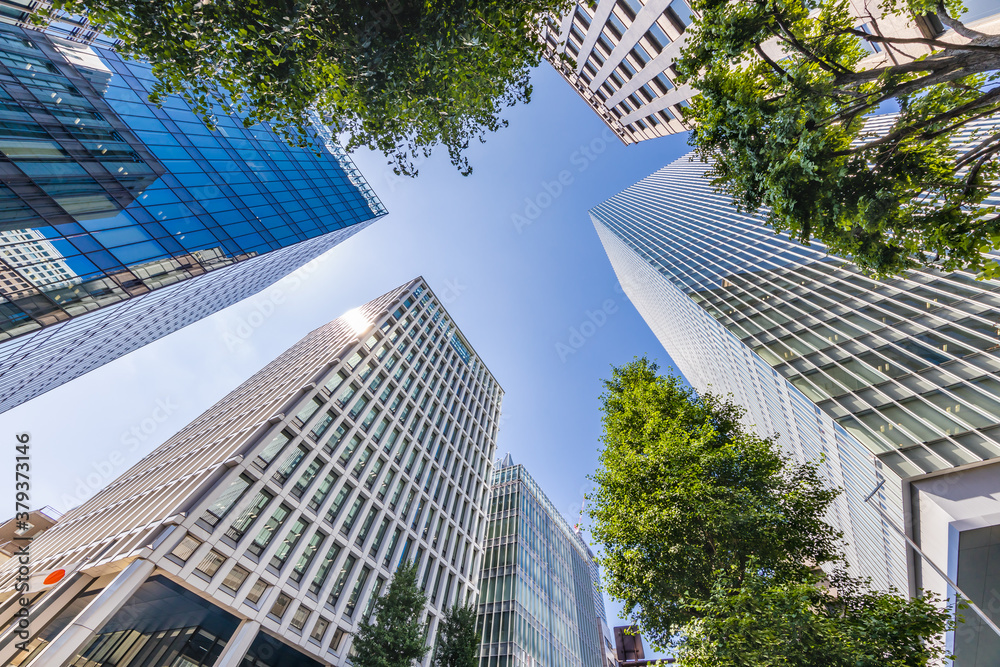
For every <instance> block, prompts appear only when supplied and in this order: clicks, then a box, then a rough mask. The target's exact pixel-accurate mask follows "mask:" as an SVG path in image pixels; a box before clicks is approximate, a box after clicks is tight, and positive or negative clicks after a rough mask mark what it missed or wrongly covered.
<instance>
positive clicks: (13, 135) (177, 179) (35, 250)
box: [0, 23, 385, 412]
mask: <svg viewBox="0 0 1000 667" xmlns="http://www.w3.org/2000/svg"><path fill="white" fill-rule="evenodd" d="M153 84H154V79H153V77H152V74H151V71H150V68H149V66H147V65H144V64H142V63H138V62H135V61H124V60H122V59H121V58H120V57H119V56H118V55H117V54H116V53H114V52H113V51H108V50H103V49H99V48H95V47H92V46H87V45H84V44H80V43H75V42H69V41H65V40H62V39H59V38H56V37H52V36H50V35H48V34H43V33H41V32H38V31H34V30H25V29H21V28H17V27H13V26H10V25H5V24H3V23H0V116H2V118H3V119H4V122H3V123H2V125H0V412H2V411H3V410H6V409H9V408H11V407H13V406H15V405H17V404H19V403H21V402H23V401H25V400H28V399H30V398H32V397H33V396H36V395H38V394H40V393H43V392H44V391H47V390H49V389H51V388H53V387H55V386H58V385H59V384H62V383H63V382H66V381H67V380H70V379H72V378H74V377H77V376H79V375H82V374H83V373H86V372H87V371H89V370H92V369H93V368H96V367H97V366H99V365H101V364H103V363H106V362H107V361H109V360H111V359H114V358H117V357H119V356H121V355H123V354H125V353H127V352H129V351H131V350H133V349H136V348H137V347H140V346H142V345H144V344H145V343H147V342H150V341H151V340H155V339H157V338H159V337H161V336H163V335H165V334H167V333H170V332H171V331H174V330H176V329H179V328H181V327H183V326H185V325H187V324H190V323H191V322H194V321H197V320H198V319H200V318H202V317H204V316H206V315H208V314H211V313H213V312H215V311H217V310H219V309H220V308H223V307H225V306H228V305H230V304H232V303H235V302H237V301H239V300H241V299H243V298H245V297H247V296H249V295H251V294H254V293H255V292H258V291H260V290H261V289H263V288H264V287H266V286H268V285H270V284H271V283H273V282H274V281H275V280H277V279H279V278H281V277H282V276H284V275H287V274H288V273H290V272H291V271H294V270H295V269H296V268H298V267H300V266H302V265H303V264H304V263H306V262H308V261H309V260H311V259H313V258H315V257H317V256H318V255H320V254H322V253H323V252H325V251H326V250H328V249H330V248H332V247H333V246H335V245H337V244H338V243H340V242H341V241H343V240H345V239H346V238H348V237H350V236H351V235H353V234H355V233H356V232H357V231H359V230H361V229H363V228H364V227H365V226H367V225H368V224H370V223H371V222H373V221H374V220H376V219H377V218H378V217H380V216H381V215H383V214H384V213H385V209H384V207H383V206H382V204H381V203H380V202H379V200H378V198H377V197H376V196H375V195H374V193H372V191H371V190H370V188H369V187H368V186H367V184H366V183H365V182H364V179H363V178H361V177H360V175H359V174H358V173H357V169H356V168H355V167H354V165H353V164H352V163H351V162H350V160H348V159H347V157H346V156H345V155H344V154H343V151H341V150H340V149H339V148H338V147H336V145H335V144H333V143H332V142H329V141H325V140H324V139H325V138H320V139H318V147H317V148H316V149H315V150H313V149H308V148H298V147H290V146H288V145H287V144H286V143H285V142H284V141H283V140H282V139H281V138H280V137H279V136H278V135H276V134H275V133H274V132H273V131H271V130H270V129H268V128H266V127H262V126H254V127H252V128H244V127H243V123H242V121H240V120H239V119H238V118H233V117H229V116H224V115H223V116H221V117H220V118H219V119H218V129H217V130H215V131H212V130H209V129H208V128H207V127H206V126H205V124H204V123H203V122H202V120H201V119H200V118H199V117H197V116H196V115H195V114H194V113H193V112H192V111H191V110H190V108H189V107H188V106H187V105H186V104H185V103H183V102H182V101H181V100H180V99H178V98H170V99H167V100H166V101H165V102H164V105H163V108H157V107H156V106H155V105H153V104H151V103H150V102H149V101H148V100H147V95H148V93H149V92H150V90H151V89H152V86H153Z"/></svg>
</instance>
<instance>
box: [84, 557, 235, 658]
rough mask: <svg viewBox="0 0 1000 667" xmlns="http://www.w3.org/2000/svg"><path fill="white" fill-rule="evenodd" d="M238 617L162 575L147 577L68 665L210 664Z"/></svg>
mask: <svg viewBox="0 0 1000 667" xmlns="http://www.w3.org/2000/svg"><path fill="white" fill-rule="evenodd" d="M238 624H239V621H238V619H237V618H236V617H235V616H233V615H232V614H230V613H228V612H226V611H224V610H223V609H221V608H219V607H217V606H216V605H214V604H212V603H211V602H208V601H207V600H205V599H204V598H202V597H200V596H198V595H195V594H194V593H192V592H190V591H188V590H186V589H184V588H183V587H181V586H180V585H178V584H176V583H174V582H172V581H170V580H169V579H167V578H165V577H162V576H154V577H151V578H150V579H149V580H148V581H146V582H145V583H144V584H142V586H140V587H139V589H138V590H137V591H136V592H135V594H133V596H132V598H131V599H130V600H129V602H128V603H126V605H125V607H124V608H122V610H121V611H119V612H118V613H116V614H115V615H114V616H112V617H111V620H109V621H108V622H107V623H105V624H104V626H103V627H102V628H101V629H100V630H98V631H97V633H96V634H95V635H94V637H93V638H92V639H91V640H90V641H89V642H88V643H87V644H86V645H85V646H84V648H83V649H82V650H81V651H80V652H79V653H78V654H77V655H76V657H74V658H73V659H72V660H70V662H69V663H68V665H69V667H105V666H107V667H111V666H112V665H113V666H114V667H140V666H141V667H174V666H175V665H185V667H211V666H212V665H214V664H215V661H216V660H217V659H218V657H219V655H220V654H221V653H222V649H223V648H224V647H225V645H226V642H228V641H229V639H230V638H231V637H232V635H233V632H234V631H235V630H236V626H237V625H238Z"/></svg>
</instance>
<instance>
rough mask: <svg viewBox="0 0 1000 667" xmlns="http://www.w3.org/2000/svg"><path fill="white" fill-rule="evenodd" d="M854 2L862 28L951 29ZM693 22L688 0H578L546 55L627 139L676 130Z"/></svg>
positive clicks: (911, 48) (879, 55)
mask: <svg viewBox="0 0 1000 667" xmlns="http://www.w3.org/2000/svg"><path fill="white" fill-rule="evenodd" d="M965 5H966V7H967V12H966V14H965V15H964V19H965V20H966V21H968V22H970V24H971V25H974V26H980V27H982V26H984V25H987V24H988V25H990V26H991V27H995V26H997V25H1000V20H998V16H997V14H998V9H997V5H996V2H995V0H971V1H969V0H966V2H965ZM851 8H852V10H853V11H854V12H855V15H856V16H858V17H859V18H858V26H859V27H860V28H862V29H863V30H865V31H866V32H871V33H873V34H880V35H892V36H900V37H916V38H919V37H931V36H936V35H937V34H940V33H943V32H944V27H943V26H941V25H940V23H938V22H937V19H935V18H920V19H917V20H914V21H909V22H907V21H905V20H902V19H900V18H899V17H896V16H887V17H886V16H881V17H880V16H872V14H871V13H870V6H869V3H868V2H866V1H865V0H852V2H851ZM691 20H692V19H691V9H690V7H689V6H688V4H687V2H685V0H645V1H644V0H599V1H598V2H596V3H593V4H591V3H589V2H578V3H577V5H576V7H575V8H574V9H573V10H572V11H570V12H568V13H567V14H566V15H565V16H563V17H562V18H561V20H560V21H559V22H558V23H557V24H550V25H548V26H547V27H546V28H545V30H544V33H543V39H545V41H546V46H547V49H548V50H547V53H546V58H547V60H548V61H549V62H550V63H551V64H552V66H553V67H554V68H555V69H556V71H557V72H559V74H560V75H561V76H562V77H563V78H564V79H565V80H566V81H567V83H569V84H570V85H571V86H573V89H574V90H576V91H577V93H579V94H580V97H582V98H583V99H584V101H585V102H586V103H587V104H588V105H590V107H591V108H592V109H593V110H594V111H595V112H596V113H597V115H598V116H600V117H601V120H603V121H604V123H605V124H606V125H607V126H608V127H609V128H610V129H611V130H612V131H614V133H615V134H616V135H617V136H618V138H619V139H621V141H622V143H625V144H633V143H636V142H639V141H644V140H646V139H653V138H656V137H662V136H666V135H668V134H675V133H677V132H682V131H684V130H685V129H687V128H686V127H685V125H684V122H683V121H682V120H681V108H682V107H684V106H686V105H687V102H688V100H689V99H690V98H691V97H693V96H695V95H697V94H698V92H697V91H696V90H694V89H693V88H691V87H690V86H688V85H679V84H678V83H677V82H676V77H677V72H676V70H675V69H674V61H676V60H677V59H678V57H679V56H680V52H681V49H682V48H683V46H684V41H685V37H686V35H685V31H686V30H687V28H688V26H689V25H691ZM868 48H869V50H870V51H872V55H871V56H870V57H869V58H867V59H866V60H864V61H862V66H865V67H876V66H878V65H880V64H882V63H885V62H888V61H889V60H893V61H899V60H900V59H902V60H906V59H908V58H912V57H916V56H919V55H923V54H926V53H929V48H928V47H926V46H923V45H904V46H902V47H896V48H897V49H899V50H901V51H905V52H906V53H907V54H908V55H903V54H902V53H901V52H898V51H897V50H895V49H894V50H893V51H892V52H889V51H887V50H885V49H883V48H882V47H881V46H878V44H877V43H876V42H870V43H869V45H868ZM564 59H568V61H567V60H564Z"/></svg>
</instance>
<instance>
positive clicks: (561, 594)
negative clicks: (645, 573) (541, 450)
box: [478, 454, 606, 667]
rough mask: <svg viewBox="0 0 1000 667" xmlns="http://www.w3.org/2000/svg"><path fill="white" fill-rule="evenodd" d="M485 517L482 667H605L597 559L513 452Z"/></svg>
mask: <svg viewBox="0 0 1000 667" xmlns="http://www.w3.org/2000/svg"><path fill="white" fill-rule="evenodd" d="M487 519H488V524H487V530H486V535H485V543H484V546H485V547H486V558H485V560H484V562H483V570H482V581H481V582H480V589H481V591H482V592H481V596H480V598H479V625H478V630H479V633H480V636H481V637H482V643H481V645H480V663H479V664H480V667H529V666H531V667H579V666H582V667H602V666H603V665H604V664H605V649H604V637H603V633H602V626H603V625H606V622H605V621H604V602H603V598H602V597H601V592H600V590H599V589H598V586H599V582H600V580H599V577H598V572H597V566H596V563H595V561H594V556H593V554H592V553H591V552H590V549H589V548H588V547H587V544H586V543H585V542H584V541H583V539H582V538H581V537H580V535H579V534H578V533H576V532H575V531H574V530H573V529H572V528H570V526H569V524H568V523H567V522H566V520H565V519H564V518H563V517H562V515H561V514H560V513H559V511H558V510H557V509H556V508H555V506H554V505H553V504H552V503H551V502H550V501H549V499H548V498H547V497H546V495H545V493H544V492H543V491H542V490H541V489H540V488H539V487H538V485H537V484H536V483H535V481H534V480H533V479H532V478H531V476H530V475H529V474H528V472H527V471H526V470H525V469H524V467H523V466H520V465H516V464H514V463H513V461H512V460H511V458H510V455H509V454H508V455H507V456H506V457H505V458H504V460H503V461H502V462H501V463H500V465H499V466H498V467H497V469H496V470H495V471H494V473H493V486H492V489H491V491H490V501H489V505H488V508H487Z"/></svg>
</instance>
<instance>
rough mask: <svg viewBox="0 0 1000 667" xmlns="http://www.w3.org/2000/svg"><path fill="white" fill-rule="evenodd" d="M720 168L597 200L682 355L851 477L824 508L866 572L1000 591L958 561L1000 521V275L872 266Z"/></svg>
mask: <svg viewBox="0 0 1000 667" xmlns="http://www.w3.org/2000/svg"><path fill="white" fill-rule="evenodd" d="M706 169H707V166H706V165H704V164H701V163H698V162H695V161H692V160H691V158H690V156H688V157H684V158H681V159H680V160H678V161H676V162H674V163H673V164H671V165H668V166H667V167H665V168H664V169H662V170H660V171H659V172H657V173H655V174H653V175H652V176H650V177H648V178H646V179H644V180H642V181H640V182H639V183H637V184H635V185H633V186H632V187H630V188H628V189H627V190H625V191H624V192H622V193H620V194H619V195H616V196H615V197H613V198H612V199H610V200H608V201H607V202H605V203H603V204H601V205H599V206H597V207H595V208H594V209H593V210H592V211H591V217H592V221H593V223H594V225H595V227H596V229H597V232H598V235H599V236H600V238H601V241H602V243H603V244H604V247H605V250H606V251H607V254H608V257H609V258H610V260H611V263H612V265H613V267H614V269H615V272H616V274H617V275H618V278H619V280H620V281H621V284H622V286H623V288H624V290H625V293H626V294H627V295H628V297H629V299H630V300H631V301H632V303H634V304H635V306H636V308H638V310H639V312H640V313H641V315H642V316H643V318H644V319H645V320H646V322H647V323H648V324H649V326H650V327H651V328H652V330H653V332H654V333H655V334H656V336H657V338H658V339H659V340H660V342H661V343H662V344H663V346H664V347H665V349H666V350H667V352H668V353H669V354H670V358H671V359H672V360H673V362H674V364H676V366H677V368H678V369H679V370H680V371H681V372H682V373H683V375H684V377H685V378H686V379H687V380H688V381H689V382H690V383H691V385H692V386H693V387H695V389H697V390H698V391H699V392H704V391H711V392H713V393H717V394H722V395H725V394H730V393H731V394H733V396H734V400H735V401H736V402H737V403H739V404H741V405H743V406H745V407H746V408H747V410H748V415H747V421H748V423H750V424H753V425H754V426H755V427H756V430H757V431H758V432H759V433H761V434H762V435H770V434H777V435H778V437H779V442H780V445H781V446H782V448H783V449H784V450H785V451H786V452H787V453H788V454H790V455H792V456H794V457H795V458H796V459H798V460H800V461H802V460H811V461H821V463H820V471H821V472H822V473H823V474H824V475H825V477H826V479H827V480H828V481H829V483H830V484H831V485H833V486H836V487H839V488H841V489H843V493H842V494H841V495H840V496H839V498H838V499H837V501H836V502H835V504H834V506H833V508H832V510H831V515H830V516H829V517H828V519H829V520H830V521H831V523H833V524H834V525H835V526H836V527H837V528H838V529H840V530H842V531H843V532H844V534H845V545H844V550H845V554H846V556H847V559H848V561H849V562H850V563H851V564H852V565H853V567H854V569H855V572H856V573H857V574H861V575H864V576H868V577H871V579H872V581H873V583H874V584H875V585H877V586H879V587H881V588H883V589H887V590H888V589H896V590H898V591H902V592H907V591H909V592H910V593H916V591H917V590H918V589H929V590H932V591H935V592H937V593H939V594H940V595H941V596H943V597H946V598H947V597H950V598H951V599H952V600H953V599H954V595H955V586H953V585H952V584H953V583H954V582H955V581H956V580H963V579H967V580H970V581H974V582H975V585H976V586H978V588H979V595H980V597H982V596H983V595H984V593H983V586H984V585H986V583H987V582H988V581H992V582H993V583H994V584H995V586H996V587H997V590H1000V580H998V579H997V574H996V573H997V572H1000V570H996V569H994V568H990V569H987V566H986V563H985V561H982V560H980V561H976V560H975V558H974V557H969V558H966V559H965V560H964V562H965V563H967V564H966V565H965V566H964V567H963V565H962V562H963V559H962V558H961V557H960V552H961V549H962V548H963V545H966V544H968V545H970V546H969V548H970V549H971V548H978V547H981V546H983V545H984V544H985V543H982V544H981V543H980V542H981V539H985V538H984V537H983V535H984V534H985V535H986V536H987V537H990V538H991V539H992V537H991V535H992V533H990V532H989V529H990V527H992V526H994V525H1000V381H998V380H997V373H998V371H1000V282H997V281H976V280H975V279H974V277H973V276H971V275H967V274H963V273H950V274H945V273H941V272H939V271H935V270H933V269H925V270H919V271H911V272H909V273H908V274H907V275H906V276H905V277H899V278H893V279H891V280H884V281H878V282H877V281H874V280H871V279H869V278H867V277H866V276H864V275H862V274H861V273H860V272H859V271H858V270H857V269H856V268H855V267H854V266H853V265H852V264H851V263H850V262H847V261H845V260H843V259H840V258H837V257H834V256H830V255H827V254H826V252H825V250H824V248H823V247H822V245H821V244H818V243H815V242H814V243H813V244H812V245H811V246H803V245H801V244H799V243H796V242H793V241H791V240H789V239H788V237H787V236H785V235H775V234H774V233H773V232H772V231H771V230H770V229H769V228H767V227H765V226H764V225H763V222H762V220H761V219H759V218H756V217H754V216H751V215H745V214H742V213H739V212H737V211H736V210H735V209H734V208H733V207H732V204H731V203H730V201H729V200H728V199H727V197H725V196H724V195H720V194H718V193H716V192H715V191H714V190H713V189H712V187H711V185H710V182H709V180H708V179H707V178H706V177H705V171H706ZM870 494H873V495H870ZM869 498H870V499H869ZM984 528H985V529H987V530H986V533H977V534H976V535H975V536H973V537H974V539H971V541H970V539H969V538H968V536H967V531H972V530H979V529H984ZM904 533H905V535H906V538H909V539H912V540H913V541H914V544H915V545H916V547H915V548H909V547H908V546H907V544H906V541H905V538H904V536H903V535H904ZM973 544H974V545H975V546H971V545H973ZM918 550H919V551H918ZM942 575H944V576H942ZM945 576H947V577H948V578H950V579H951V583H949V581H948V580H947V579H945V578H944V577H945ZM991 577H992V578H991ZM970 585H971V584H970ZM959 588H961V584H959ZM987 590H989V589H988V588H987ZM969 595H970V597H971V593H970V594H969ZM994 606H995V605H994ZM990 613H992V614H996V613H997V612H996V611H995V610H994V611H992V612H990ZM964 615H965V616H966V618H970V617H971V616H972V614H971V612H966V613H965V614H964ZM987 635H990V636H987ZM971 636H972V635H970V634H969V633H967V632H963V631H962V629H961V628H960V631H959V632H958V633H955V634H954V636H951V637H949V641H952V642H955V643H954V646H953V648H954V649H955V650H956V652H957V654H958V656H959V660H958V661H957V662H956V664H957V665H960V666H965V665H975V666H976V667H978V666H979V665H986V664H991V662H990V660H992V659H993V658H994V657H996V656H997V655H998V654H996V653H991V654H987V653H985V652H984V653H983V656H986V657H985V658H984V660H985V661H982V660H980V659H976V658H974V657H970V653H969V651H968V650H967V649H968V647H964V648H963V646H962V642H963V641H964V640H963V637H964V638H969V637H971ZM980 636H983V637H986V640H985V641H992V639H993V638H992V633H990V632H987V633H985V634H982V633H981V635H980ZM970 641H971V640H970ZM990 656H992V657H990Z"/></svg>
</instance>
